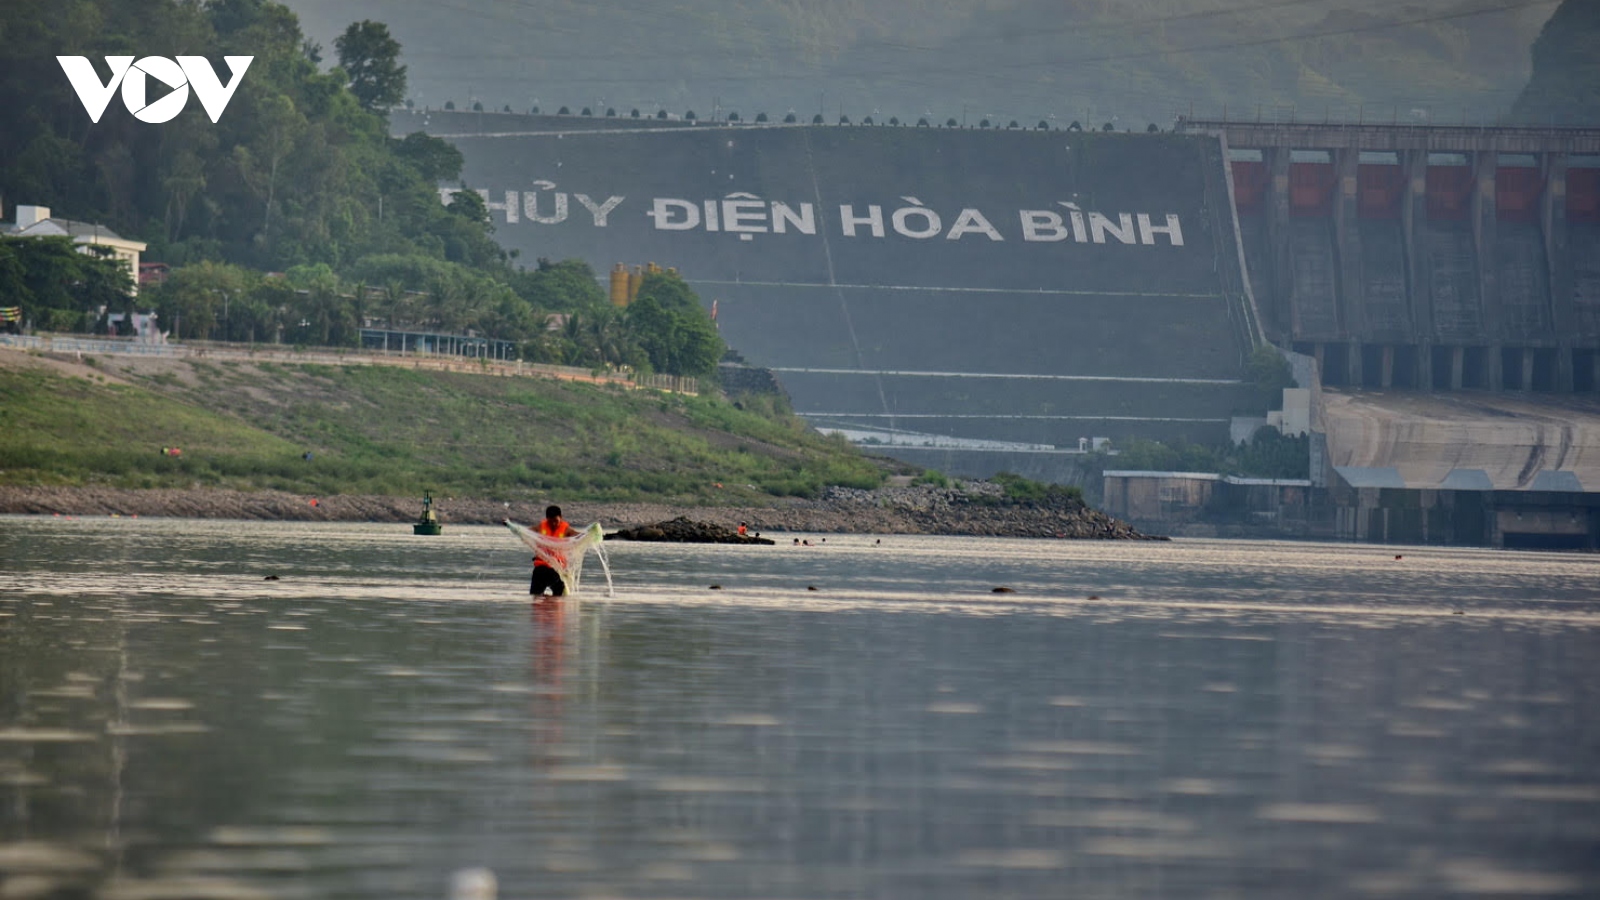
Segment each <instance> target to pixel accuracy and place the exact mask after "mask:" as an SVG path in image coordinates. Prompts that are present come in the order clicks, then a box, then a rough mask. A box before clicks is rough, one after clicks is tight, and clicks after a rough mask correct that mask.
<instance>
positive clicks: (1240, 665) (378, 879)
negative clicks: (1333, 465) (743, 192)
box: [0, 517, 1600, 900]
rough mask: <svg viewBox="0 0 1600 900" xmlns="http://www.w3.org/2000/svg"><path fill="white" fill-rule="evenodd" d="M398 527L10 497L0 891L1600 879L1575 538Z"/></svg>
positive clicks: (1157, 887)
mask: <svg viewBox="0 0 1600 900" xmlns="http://www.w3.org/2000/svg"><path fill="white" fill-rule="evenodd" d="M408 532H409V528H408V527H405V526H394V525H329V524H314V523H295V524H281V523H261V522H249V523H246V522H198V521H183V520H160V519H139V520H135V519H127V518H124V519H82V518H79V519H67V518H47V519H46V518H25V517H4V518H0V879H3V880H0V896H3V897H8V898H9V897H97V898H110V900H144V898H169V897H183V898H225V900H241V898H256V897H261V898H302V897H303V898H334V897H339V898H371V900H394V898H413V897H415V898H443V897H446V896H447V895H448V893H449V884H450V882H451V878H452V875H453V874H454V873H458V872H459V871H460V870H463V869H469V868H474V867H483V868H486V869H488V870H490V871H492V873H493V875H494V877H495V879H497V880H498V884H499V896H500V897H501V898H519V897H624V898H633V897H640V898H643V897H663V898H665V897H715V898H732V897H754V898H808V897H907V898H967V897H1003V898H1011V897H1015V898H1034V897H1038V898H1064V897H1071V898H1099V897H1107V898H1110V897H1115V898H1148V897H1185V898H1187V897H1217V898H1221V897H1252V898H1254V897H1259V898H1281V897H1285V896H1296V897H1366V896H1371V897H1436V896H1441V895H1446V896H1453V895H1472V896H1505V897H1528V896H1595V895H1596V894H1597V892H1600V765H1597V763H1600V715H1597V713H1600V605H1597V603H1596V594H1597V591H1596V584H1597V581H1596V576H1597V574H1600V565H1597V563H1596V560H1595V558H1594V557H1592V556H1579V555H1558V554H1544V555H1540V554H1530V553H1514V552H1494V551H1478V550H1454V549H1437V548H1400V549H1397V548H1393V547H1374V546H1353V545H1314V544H1285V543H1243V542H1225V541H1215V542H1205V541H1175V542H1173V543H1170V544H1162V543H1078V542H1054V541H1013V540H977V539H958V538H909V537H883V538H881V543H879V540H880V539H878V538H873V537H861V536H839V535H830V536H827V539H826V541H825V542H824V541H823V540H822V538H821V537H820V536H810V539H811V540H812V541H813V543H814V546H811V547H803V546H800V547H797V546H794V545H793V544H791V543H787V541H788V540H789V536H784V538H783V540H784V541H785V542H786V543H784V544H780V545H779V546H776V547H706V546H682V545H647V544H609V545H607V546H608V549H609V551H610V559H611V565H612V569H613V572H614V575H615V596H614V597H611V598H606V597H605V596H604V592H603V591H600V592H598V593H596V592H595V590H594V589H595V588H596V587H598V586H603V584H604V579H603V578H600V577H599V570H598V567H597V566H596V565H595V564H593V563H591V564H590V566H589V568H588V572H587V576H586V586H587V587H588V588H589V589H590V592H589V594H588V596H587V597H586V598H582V599H579V598H569V599H568V600H566V601H562V602H559V603H557V602H551V601H546V602H543V603H538V604H534V603H530V602H529V598H528V597H527V595H526V589H527V588H526V584H527V568H526V565H527V554H526V552H525V551H524V550H523V548H522V547H521V545H520V544H519V543H517V542H516V541H515V539H514V538H513V537H512V536H511V535H510V534H509V533H508V532H506V531H505V530H504V529H499V528H472V527H457V526H447V528H446V533H445V534H444V535H443V536H442V537H438V538H421V537H414V536H412V535H411V534H409V533H408ZM269 575H277V576H279V578H278V580H271V581H269V580H265V579H266V578H267V576H269ZM713 584H716V585H720V586H721V589H720V590H712V589H710V585H713ZM995 587H1007V588H1010V589H1012V591H1014V593H994V592H993V591H992V589H993V588H995ZM811 588H815V590H812V589H811Z"/></svg>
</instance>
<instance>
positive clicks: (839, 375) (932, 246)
mask: <svg viewBox="0 0 1600 900" xmlns="http://www.w3.org/2000/svg"><path fill="white" fill-rule="evenodd" d="M394 115H395V119H394V122H393V126H394V128H395V130H396V131H397V132H404V131H411V130H426V131H428V132H429V133H431V134H434V135H437V136H439V137H443V138H446V139H448V140H450V141H451V142H453V143H454V144H455V145H456V146H458V147H459V148H460V149H461V150H462V152H463V154H464V156H465V158H466V168H465V172H464V180H465V182H466V183H467V184H469V185H471V186H472V187H473V188H474V189H478V190H480V192H482V193H483V194H484V195H485V197H486V198H487V200H488V202H489V209H490V213H491V217H492V218H493V221H494V225H495V228H496V237H497V239H498V240H499V241H500V242H501V243H502V244H503V245H504V246H506V247H508V248H511V249H514V250H517V251H519V252H520V255H521V259H522V260H523V261H524V262H531V261H532V260H534V259H535V258H538V257H548V258H554V259H559V258H569V257H577V258H581V259H584V260H587V261H588V262H590V263H591V265H593V266H594V268H595V269H596V271H597V272H601V273H606V272H609V271H610V270H612V268H613V266H614V265H615V264H616V263H619V262H623V263H628V264H630V265H631V264H638V263H644V262H647V261H654V262H657V263H659V264H661V265H663V266H672V267H674V268H676V269H677V270H678V271H679V272H680V273H681V274H682V275H683V276H684V278H685V279H686V280H687V281H688V282H689V283H690V284H691V285H692V286H693V287H694V288H695V290H696V292H697V293H698V294H699V295H700V296H701V298H702V299H703V300H704V301H705V302H706V303H707V304H708V305H709V304H710V303H712V302H713V301H715V303H716V309H717V322H718V326H719V328H720V329H721V331H722V334H723V336H724V338H725V339H726V340H727V341H728V343H729V344H730V345H731V346H732V347H734V348H735V349H737V350H738V351H739V352H740V353H741V354H742V355H743V356H744V357H746V358H747V359H748V360H750V361H751V362H752V363H754V364H756V365H759V366H765V367H768V368H771V369H772V370H773V371H775V372H776V373H777V375H778V377H779V378H780V379H781V381H782V384H783V386H784V388H785V389H786V390H787V391H788V393H789V395H790V396H791V398H792V399H793V401H794V405H795V408H796V411H797V412H799V413H801V414H802V415H804V416H806V417H808V418H809V419H811V420H812V421H813V422H815V423H816V424H818V425H819V426H822V427H828V428H835V429H839V430H842V431H845V432H846V433H849V434H852V435H854V436H856V437H858V438H871V439H876V440H878V441H881V442H883V443H886V444H892V445H895V446H896V447H897V448H898V449H899V450H903V451H905V453H907V454H910V453H913V452H915V451H916V450H918V449H922V450H927V449H929V447H928V445H932V446H933V447H937V448H939V449H940V452H949V453H959V454H972V456H971V457H970V459H975V460H976V459H981V460H982V465H983V466H986V467H989V468H990V469H991V471H992V469H993V468H1004V467H1011V468H1027V467H1026V466H1019V465H1018V464H1017V463H1016V460H1008V459H1006V458H1005V457H1004V456H1003V455H1002V456H1001V457H995V456H993V455H992V454H993V453H996V452H998V453H1001V454H1007V453H1010V454H1016V453H1020V452H1024V451H1027V452H1032V453H1044V454H1054V453H1072V454H1075V453H1077V452H1078V448H1079V441H1080V438H1094V437H1109V438H1111V439H1112V440H1113V441H1114V442H1117V441H1122V440H1125V439H1127V438H1131V437H1135V436H1141V437H1150V438H1159V439H1165V440H1169V441H1172V440H1178V439H1187V440H1191V441H1204V442H1217V441H1221V440H1224V439H1226V436H1227V434H1228V424H1229V420H1230V417H1232V416H1233V415H1235V414H1238V413H1241V412H1247V411H1249V410H1250V407H1251V406H1252V404H1253V403H1254V402H1255V401H1254V398H1253V393H1252V390H1251V389H1250V387H1249V386H1247V385H1244V384H1243V383H1241V373H1242V368H1243V365H1242V364H1243V361H1244V359H1245V358H1246V357H1247V356H1248V354H1249V352H1250V350H1251V348H1252V346H1253V343H1254V341H1255V340H1256V334H1257V329H1256V323H1255V322H1254V321H1253V313H1252V311H1251V310H1250V307H1249V301H1248V299H1247V296H1246V294H1245V290H1244V279H1243V273H1242V270H1241V265H1240V255H1239V251H1238V246H1237V243H1236V238H1235V235H1236V231H1235V229H1234V227H1233V221H1232V216H1231V211H1230V204H1229V198H1228V192H1227V172H1226V168H1225V165H1224V160H1223V156H1222V151H1221V144H1220V142H1219V141H1218V140H1217V139H1216V138H1214V137H1211V136H1207V135H1177V134H1161V135H1144V134H1140V135H1127V134H1101V133H1063V132H1044V131H1022V130H1010V131H994V130H981V131H980V130H947V129H933V128H909V127H863V126H857V127H844V126H828V127H822V126H771V127H762V126H738V125H726V124H723V125H686V124H684V123H671V125H666V124H663V123H660V122H654V121H650V122H645V123H635V122H634V121H633V120H627V119H610V120H597V119H585V118H582V117H577V118H574V117H548V116H546V117H533V116H514V115H499V114H494V115H482V114H472V113H466V114H462V113H439V112H432V113H426V114H423V113H412V114H401V113H399V112H396V113H395V114H394ZM978 474H987V473H978Z"/></svg>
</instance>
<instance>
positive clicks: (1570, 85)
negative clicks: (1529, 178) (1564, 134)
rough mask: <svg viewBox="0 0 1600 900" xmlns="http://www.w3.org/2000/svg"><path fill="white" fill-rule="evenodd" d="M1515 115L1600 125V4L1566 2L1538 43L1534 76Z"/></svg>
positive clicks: (1517, 118)
mask: <svg viewBox="0 0 1600 900" xmlns="http://www.w3.org/2000/svg"><path fill="white" fill-rule="evenodd" d="M1511 119H1512V120H1513V121H1516V122H1524V123H1528V124H1532V125H1587V126H1590V127H1593V126H1594V125H1595V124H1596V123H1600V4H1597V3H1595V2H1593V0H1565V2H1564V3H1562V4H1561V6H1560V7H1559V8H1557V9H1556V12H1555V15H1553V16H1551V17H1550V21H1549V22H1546V23H1545V26H1544V30H1543V31H1542V32H1540V33H1539V39H1538V40H1536V41H1534V43H1533V77H1532V79H1530V80H1529V81H1528V87H1527V88H1526V89H1525V90H1524V91H1523V92H1522V96H1520V97H1518V98H1517V103H1516V106H1515V107H1513V108H1512V110H1511Z"/></svg>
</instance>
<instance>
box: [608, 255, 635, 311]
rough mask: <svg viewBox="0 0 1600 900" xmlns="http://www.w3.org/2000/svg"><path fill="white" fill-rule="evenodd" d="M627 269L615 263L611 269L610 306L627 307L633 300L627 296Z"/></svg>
mask: <svg viewBox="0 0 1600 900" xmlns="http://www.w3.org/2000/svg"><path fill="white" fill-rule="evenodd" d="M629 280H630V279H629V278H628V267H627V266H624V265H623V264H622V263H617V264H616V265H614V266H612V267H611V305H612V306H616V307H623V306H627V305H628V302H629V301H630V300H632V299H633V298H632V297H631V296H629V294H628V282H629Z"/></svg>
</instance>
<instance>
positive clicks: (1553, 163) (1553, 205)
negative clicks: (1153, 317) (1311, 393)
mask: <svg viewBox="0 0 1600 900" xmlns="http://www.w3.org/2000/svg"><path fill="white" fill-rule="evenodd" d="M1181 130H1183V131H1184V132H1186V133H1196V134H1200V133H1204V134H1214V135H1218V136H1220V137H1221V138H1222V139H1224V140H1225V141H1226V142H1227V145H1228V148H1229V157H1230V160H1229V162H1230V170H1231V174H1232V183H1233V186H1234V191H1233V198H1234V204H1235V209H1236V212H1237V215H1238V217H1239V220H1240V228H1241V232H1242V234H1243V235H1244V241H1245V245H1246V246H1245V255H1246V257H1247V259H1248V260H1249V272H1250V278H1251V283H1252V287H1253V288H1254V294H1255V297H1256V299H1257V303H1258V309H1259V310H1260V313H1261V317H1262V321H1263V324H1264V326H1265V328H1266V331H1267V334H1268V336H1269V337H1270V338H1271V339H1272V340H1273V341H1274V342H1276V343H1278V344H1280V345H1282V346H1292V347H1293V348H1294V349H1296V350H1299V351H1301V352H1305V353H1308V354H1312V355H1315V356H1316V357H1317V358H1318V359H1319V360H1320V361H1321V362H1322V373H1323V378H1324V380H1325V381H1326V382H1327V383H1329V384H1332V385H1345V386H1353V387H1369V388H1390V387H1397V388H1419V389H1423V390H1460V389H1486V390H1522V391H1528V390H1531V391H1540V392H1549V393H1572V392H1585V393H1586V392H1593V391H1595V390H1596V388H1597V387H1600V369H1597V366H1600V354H1597V350H1600V263H1597V262H1596V260H1600V129H1581V128H1569V129H1556V128H1547V129H1525V128H1503V129H1500V128H1487V129H1486V128H1448V127H1416V126H1392V125H1391V126H1384V125H1354V124H1348V123H1346V124H1325V125H1315V124H1310V125H1284V124H1274V125H1262V124H1256V123H1245V122H1200V121H1194V122H1184V123H1182V124H1181Z"/></svg>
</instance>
